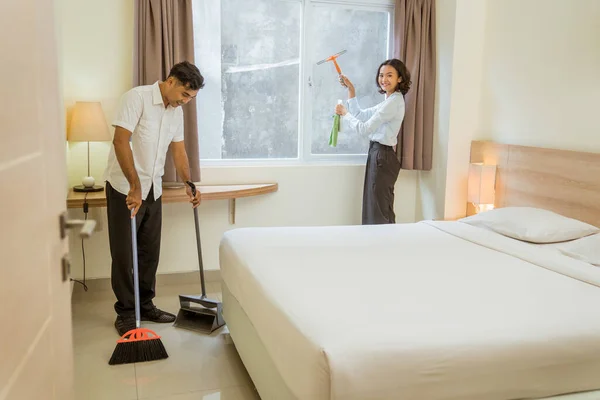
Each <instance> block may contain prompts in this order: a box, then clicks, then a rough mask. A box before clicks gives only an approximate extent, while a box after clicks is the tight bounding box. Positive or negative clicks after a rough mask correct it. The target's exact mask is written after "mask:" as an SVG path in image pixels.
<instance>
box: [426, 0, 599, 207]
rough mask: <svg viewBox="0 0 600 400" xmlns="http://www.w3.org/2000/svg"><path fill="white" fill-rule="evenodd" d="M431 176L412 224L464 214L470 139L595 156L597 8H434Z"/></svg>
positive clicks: (451, 4) (454, 2)
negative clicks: (435, 63)
mask: <svg viewBox="0 0 600 400" xmlns="http://www.w3.org/2000/svg"><path fill="white" fill-rule="evenodd" d="M436 6H437V23H436V27H437V39H438V42H437V43H438V66H437V68H438V71H437V72H438V75H437V89H438V92H437V94H436V96H437V97H436V121H435V123H436V125H435V138H434V169H433V170H432V171H431V172H421V173H419V181H418V188H417V193H418V197H417V213H416V216H417V219H421V218H442V217H444V218H457V217H461V216H463V215H464V214H465V211H466V193H467V191H466V187H467V186H466V185H467V177H468V160H469V149H470V144H471V141H472V140H493V141H496V142H500V143H509V144H520V145H528V146H538V147H551V148H560V149H568V150H580V151H600V118H599V116H598V115H599V114H598V111H597V110H598V105H599V104H600V100H599V99H600V74H599V71H600V23H598V21H600V1H598V0H577V1H563V0H486V1H483V0H438V1H437V3H436Z"/></svg>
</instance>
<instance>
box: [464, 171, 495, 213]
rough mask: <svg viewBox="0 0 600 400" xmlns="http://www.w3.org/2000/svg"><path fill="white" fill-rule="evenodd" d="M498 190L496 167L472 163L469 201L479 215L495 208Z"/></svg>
mask: <svg viewBox="0 0 600 400" xmlns="http://www.w3.org/2000/svg"><path fill="white" fill-rule="evenodd" d="M495 188H496V166H495V165H484V164H483V163H472V164H470V165H469V182H468V195H467V201H468V202H469V203H472V204H473V206H474V207H475V210H476V212H477V213H480V212H482V211H488V210H491V209H493V208H494V199H495V194H496V193H495V192H496V191H495Z"/></svg>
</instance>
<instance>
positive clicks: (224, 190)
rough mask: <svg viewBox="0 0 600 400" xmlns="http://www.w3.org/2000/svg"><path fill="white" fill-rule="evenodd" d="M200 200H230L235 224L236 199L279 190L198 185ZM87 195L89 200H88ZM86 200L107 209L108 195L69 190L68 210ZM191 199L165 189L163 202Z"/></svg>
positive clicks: (273, 185)
mask: <svg viewBox="0 0 600 400" xmlns="http://www.w3.org/2000/svg"><path fill="white" fill-rule="evenodd" d="M196 188H197V189H198V190H199V191H200V198H201V199H202V201H205V200H229V222H230V223H232V224H235V199H237V198H240V197H250V196H259V195H261V194H267V193H273V192H276V191H277V189H278V185H277V183H263V184H254V185H197V186H196ZM86 194H87V198H86ZM84 200H85V201H87V203H88V205H89V206H90V207H106V193H105V192H104V190H103V191H101V192H89V193H82V192H74V191H73V189H70V190H69V194H68V195H67V208H83V203H84ZM188 201H189V197H188V196H187V194H186V193H185V187H177V188H170V187H163V193H162V202H163V203H164V204H166V203H187V202H188Z"/></svg>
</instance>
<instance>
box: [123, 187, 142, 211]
mask: <svg viewBox="0 0 600 400" xmlns="http://www.w3.org/2000/svg"><path fill="white" fill-rule="evenodd" d="M125 203H126V204H127V208H128V209H130V210H133V213H132V214H131V218H133V217H135V215H136V214H137V212H138V210H139V209H140V207H141V206H142V189H141V188H140V186H139V185H135V186H134V187H132V188H131V189H129V193H127V198H126V199H125Z"/></svg>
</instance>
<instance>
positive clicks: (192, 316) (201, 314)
mask: <svg viewBox="0 0 600 400" xmlns="http://www.w3.org/2000/svg"><path fill="white" fill-rule="evenodd" d="M186 183H187V184H188V185H189V186H190V188H191V189H192V194H193V195H194V196H195V195H196V186H195V185H194V184H193V183H192V182H186ZM194 223H195V225H196V247H197V248H198V266H199V269H200V285H201V287H202V294H201V295H185V294H180V295H179V313H178V314H177V318H176V319H175V323H173V326H176V327H178V328H183V329H188V330H192V331H196V332H201V333H209V334H210V333H212V332H214V331H215V330H217V329H219V328H220V327H222V326H223V325H225V321H224V320H223V305H222V303H221V302H220V301H218V300H215V299H210V298H208V297H206V285H205V282H204V266H203V264H202V247H201V246H200V224H199V223H198V208H194Z"/></svg>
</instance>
